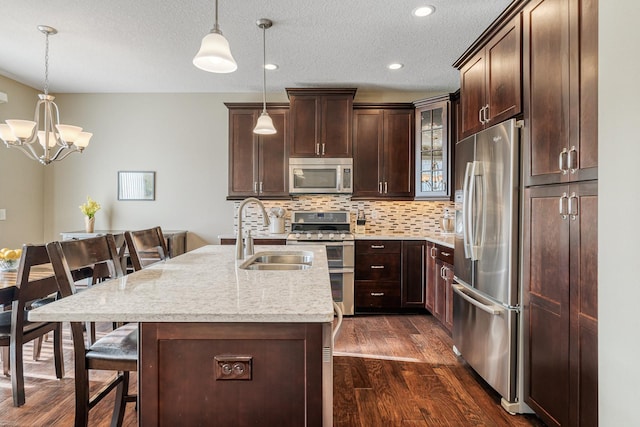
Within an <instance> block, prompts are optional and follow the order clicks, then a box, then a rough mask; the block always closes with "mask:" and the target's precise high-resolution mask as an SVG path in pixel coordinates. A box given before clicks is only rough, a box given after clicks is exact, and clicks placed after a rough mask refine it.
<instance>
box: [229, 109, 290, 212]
mask: <svg viewBox="0 0 640 427" xmlns="http://www.w3.org/2000/svg"><path fill="white" fill-rule="evenodd" d="M225 105H226V106H227V108H228V109H229V194H228V196H227V199H228V200H233V199H244V198H246V197H259V198H265V199H269V198H272V199H281V198H287V199H288V198H290V196H289V182H288V176H287V173H288V166H289V155H288V143H289V137H288V135H289V129H288V124H289V108H288V106H287V105H286V104H268V105H267V111H268V113H269V116H271V119H272V120H273V125H274V126H275V128H276V130H277V133H276V134H275V135H257V134H255V133H253V128H254V127H255V125H256V121H257V120H258V117H259V116H260V113H261V112H262V104H257V103H246V104H236V103H227V104H225Z"/></svg>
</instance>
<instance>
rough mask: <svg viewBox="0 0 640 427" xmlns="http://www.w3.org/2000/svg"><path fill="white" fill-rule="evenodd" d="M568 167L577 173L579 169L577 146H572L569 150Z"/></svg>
mask: <svg viewBox="0 0 640 427" xmlns="http://www.w3.org/2000/svg"><path fill="white" fill-rule="evenodd" d="M567 169H569V171H570V172H571V173H576V171H577V170H578V150H576V147H575V146H572V147H571V150H569V155H568V156H567Z"/></svg>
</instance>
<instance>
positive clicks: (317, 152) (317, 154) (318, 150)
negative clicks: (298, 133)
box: [316, 142, 320, 156]
mask: <svg viewBox="0 0 640 427" xmlns="http://www.w3.org/2000/svg"><path fill="white" fill-rule="evenodd" d="M319 155H320V144H319V143H318V142H316V156H319Z"/></svg>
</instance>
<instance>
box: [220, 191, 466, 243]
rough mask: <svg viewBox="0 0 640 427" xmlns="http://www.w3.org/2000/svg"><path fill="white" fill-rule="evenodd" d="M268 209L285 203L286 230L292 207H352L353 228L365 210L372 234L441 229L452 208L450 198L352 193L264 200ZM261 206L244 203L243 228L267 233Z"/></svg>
mask: <svg viewBox="0 0 640 427" xmlns="http://www.w3.org/2000/svg"><path fill="white" fill-rule="evenodd" d="M240 203H241V202H240V201H237V202H234V212H235V214H234V221H233V225H234V231H235V230H237V229H238V206H239V205H240ZM262 203H263V204H264V206H265V208H266V209H267V212H270V210H271V208H278V207H282V208H284V209H286V210H287V214H286V220H285V232H289V231H290V230H291V212H292V211H349V212H350V213H351V215H350V218H351V230H352V231H354V230H355V221H356V213H357V211H358V210H360V211H364V213H365V218H366V220H367V224H366V230H367V233H370V234H385V235H389V234H418V233H421V232H438V231H440V218H441V216H442V212H443V210H444V209H445V208H449V209H452V210H453V207H454V204H453V202H449V201H437V202H435V201H434V202H431V201H419V202H412V201H407V202H404V201H403V202H399V201H389V202H386V201H361V200H357V201H356V200H354V201H352V200H351V198H350V197H349V196H336V195H330V196H318V195H314V196H300V197H297V198H296V199H295V200H263V201H262ZM259 211H260V208H259V207H258V206H257V205H256V204H255V203H249V204H248V205H246V206H245V210H244V217H245V221H244V223H243V230H246V229H250V230H251V232H252V233H253V234H254V235H255V234H268V233H269V228H268V227H265V226H264V225H263V220H262V215H261V214H260V212H259Z"/></svg>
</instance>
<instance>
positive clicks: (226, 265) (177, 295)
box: [29, 245, 333, 323]
mask: <svg viewBox="0 0 640 427" xmlns="http://www.w3.org/2000/svg"><path fill="white" fill-rule="evenodd" d="M291 250H292V249H291V247H290V246H289V247H287V246H256V247H255V252H256V253H258V252H262V251H278V252H283V251H289V252H290V251H291ZM296 250H298V249H296ZM304 251H310V252H313V262H312V266H311V268H309V269H307V270H288V271H251V270H244V269H240V268H238V266H239V265H240V264H241V263H242V262H243V260H236V259H235V246H230V245H229V246H227V245H209V246H204V247H201V248H199V249H196V250H194V251H191V252H187V253H186V254H183V255H180V256H178V257H175V258H172V259H170V260H167V261H163V262H159V263H156V264H153V265H152V266H150V267H148V268H146V269H144V270H141V271H138V272H135V273H132V274H129V275H126V276H124V277H122V278H120V279H114V280H110V281H108V282H105V283H102V284H99V285H95V286H93V287H91V288H89V289H87V290H84V291H82V292H79V293H77V294H75V295H72V296H70V297H67V298H63V299H61V300H59V301H56V302H53V303H50V304H47V305H45V306H43V307H40V308H37V309H35V310H31V311H29V320H31V321H96V322H98V321H107V322H225V323H226V322H250V323H253V322H271V323H282V322H295V323H325V322H331V321H333V304H332V296H331V285H330V281H329V270H328V267H327V256H326V251H325V248H324V246H315V245H310V246H305V247H304Z"/></svg>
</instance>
